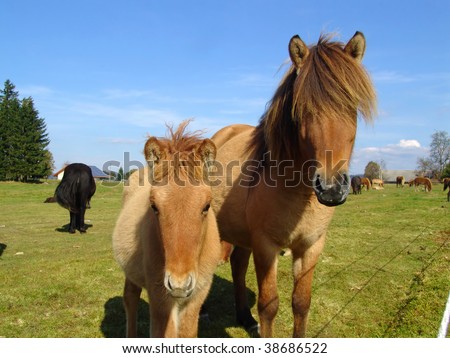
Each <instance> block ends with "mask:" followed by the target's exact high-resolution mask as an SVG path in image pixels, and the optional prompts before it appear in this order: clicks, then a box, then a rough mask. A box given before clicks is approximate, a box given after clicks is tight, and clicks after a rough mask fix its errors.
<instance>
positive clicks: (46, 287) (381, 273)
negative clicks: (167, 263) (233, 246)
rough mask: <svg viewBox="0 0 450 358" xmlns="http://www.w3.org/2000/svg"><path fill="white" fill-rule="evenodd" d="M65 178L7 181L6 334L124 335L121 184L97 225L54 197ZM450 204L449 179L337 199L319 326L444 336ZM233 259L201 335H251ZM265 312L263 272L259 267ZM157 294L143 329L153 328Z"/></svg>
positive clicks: (100, 193) (282, 322) (317, 291)
mask: <svg viewBox="0 0 450 358" xmlns="http://www.w3.org/2000/svg"><path fill="white" fill-rule="evenodd" d="M55 187H56V183H55V182H51V181H50V182H49V183H48V184H22V183H4V182H3V183H0V277H1V285H0V317H1V319H0V336H2V337H122V336H124V329H125V315H124V311H123V308H122V299H121V294H122V286H123V274H122V272H121V270H120V269H119V267H118V266H117V264H116V262H115V261H114V258H113V255H112V249H111V233H112V230H113V228H114V224H115V220H116V218H117V215H118V213H119V210H120V204H121V192H122V187H121V186H120V185H117V186H105V185H98V186H97V192H96V194H95V196H94V197H93V200H92V209H91V210H88V211H87V215H86V219H87V220H89V221H88V224H89V225H91V227H90V228H89V229H88V232H87V234H85V235H81V234H79V233H77V234H74V235H70V234H68V233H67V231H66V229H65V227H64V225H66V224H67V223H68V221H69V215H68V211H67V210H65V209H62V208H61V207H59V206H58V205H57V204H44V203H43V202H44V200H45V198H47V197H49V196H52V195H53V192H54V190H55ZM449 219H450V205H449V203H447V201H446V193H444V192H443V191H442V185H435V187H434V188H433V191H432V192H430V193H425V192H423V191H420V192H415V191H414V189H413V188H403V189H397V188H395V186H394V185H391V186H390V185H388V186H387V187H386V189H385V190H380V191H375V190H372V191H369V192H365V191H364V192H363V194H362V195H358V196H353V195H351V196H350V197H349V199H348V201H347V203H346V204H344V205H342V206H340V207H338V208H337V209H336V214H335V216H334V218H333V221H332V224H331V226H330V229H329V232H328V238H327V243H326V246H325V250H324V252H323V253H322V256H321V259H320V261H319V264H318V266H317V269H316V273H315V279H314V284H313V295H312V306H311V314H310V321H309V326H308V336H310V337H435V336H436V335H437V331H438V328H439V324H440V320H441V318H442V313H443V311H444V307H445V302H446V299H447V296H448V293H449V289H450V220H449ZM290 260H291V259H290V257H280V264H279V277H278V278H279V295H280V310H279V313H278V316H277V320H276V328H275V332H276V336H278V337H289V336H291V334H292V313H291V308H290V300H291V299H290V295H291V290H292V278H291V262H290ZM230 277H231V276H230V268H229V265H228V264H226V265H223V266H221V267H219V268H218V270H217V274H216V276H215V279H214V284H213V287H212V290H211V294H210V296H209V298H208V300H207V302H206V307H207V309H208V312H209V320H201V322H200V332H199V335H200V336H201V337H248V334H247V332H245V331H244V330H243V329H242V328H240V327H237V326H236V324H235V321H234V308H233V292H232V283H231V278H230ZM248 286H249V297H250V302H251V303H252V305H253V307H252V310H253V313H254V315H255V316H256V305H255V302H256V295H257V289H256V280H255V275H254V270H253V267H251V269H250V270H249V274H248ZM147 302H148V301H147V297H146V295H143V296H142V300H141V304H140V321H139V333H140V335H141V336H146V335H148V304H147Z"/></svg>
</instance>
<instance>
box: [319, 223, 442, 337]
mask: <svg viewBox="0 0 450 358" xmlns="http://www.w3.org/2000/svg"><path fill="white" fill-rule="evenodd" d="M433 224H434V225H435V224H436V223H433ZM431 228H432V226H431V225H429V226H427V227H425V228H423V229H422V230H421V232H420V233H419V234H417V235H416V236H415V237H414V238H413V239H412V240H411V241H410V242H408V243H407V244H406V245H405V246H404V247H402V248H401V250H399V251H397V252H395V253H393V255H392V256H391V257H390V258H389V260H388V261H387V262H386V263H384V264H383V265H382V266H381V267H378V268H377V269H376V270H375V271H374V272H373V274H372V275H371V276H370V277H369V278H368V279H367V280H366V281H365V282H364V284H363V285H362V286H361V287H360V289H358V290H356V292H355V294H354V295H353V296H351V297H350V299H349V300H348V301H347V302H346V303H345V304H344V305H343V306H342V307H341V308H340V309H339V310H338V311H337V312H336V313H335V314H334V315H333V316H332V317H331V319H330V320H329V321H328V322H326V323H325V324H324V325H323V326H322V327H321V328H320V329H319V330H318V331H317V332H316V334H315V335H314V336H313V337H315V338H317V337H319V336H320V335H321V334H322V332H324V331H325V330H326V329H327V327H328V326H330V324H331V323H333V321H334V320H336V319H337V318H338V317H339V316H340V315H341V314H342V313H343V312H344V311H345V310H346V308H347V307H348V306H349V305H350V304H351V303H352V302H353V301H354V300H355V299H356V298H357V297H358V295H360V294H361V293H362V292H363V291H364V290H365V289H366V288H367V287H368V286H369V284H370V282H371V281H372V280H373V279H374V278H375V277H377V276H378V275H380V274H383V273H384V272H386V270H385V268H386V267H387V266H388V265H389V264H390V263H392V262H393V261H394V260H395V259H396V258H398V257H399V256H400V255H402V254H403V253H404V252H405V251H407V250H408V248H410V247H411V246H412V245H413V244H414V243H415V242H417V241H418V240H419V239H420V238H421V237H422V236H423V235H425V234H426V233H427V232H428V231H429V230H430V229H431ZM402 230H403V228H400V229H399V232H401V231H402ZM394 237H395V235H389V237H387V238H386V239H385V240H383V241H382V242H381V243H379V244H378V245H377V246H375V247H374V248H372V249H371V250H369V251H368V252H366V253H365V254H364V255H362V256H360V257H358V258H357V259H356V260H354V261H353V262H351V263H350V264H349V265H347V266H346V267H345V268H343V269H342V270H340V271H338V272H336V273H335V274H334V275H333V276H332V277H330V278H329V280H327V282H329V281H330V280H332V279H333V278H335V277H336V276H339V275H340V274H342V273H343V272H344V271H347V270H348V268H349V267H350V266H352V265H355V264H356V263H357V262H360V261H362V260H363V259H364V258H365V257H367V256H369V255H370V254H371V253H372V252H373V251H375V250H377V249H379V248H380V247H381V246H384V244H385V243H387V242H389V241H390V240H392V239H393V238H394ZM448 241H450V237H449V238H446V239H445V240H444V241H443V242H442V243H441V244H440V245H439V246H438V247H437V248H436V250H435V251H434V252H433V253H432V254H431V256H430V258H429V260H428V261H427V263H426V264H425V265H424V266H423V267H422V270H421V272H420V274H421V275H424V274H425V272H426V270H427V269H428V268H429V267H430V266H431V264H432V263H433V262H434V260H435V256H436V254H437V253H439V252H440V251H441V250H442V249H444V248H445V246H446V245H447V243H448ZM323 284H324V283H322V285H323ZM449 321H450V292H449V296H448V299H447V303H446V307H445V310H444V313H443V316H442V320H441V324H440V327H439V332H438V336H437V337H438V338H445V337H446V335H447V330H448V326H449Z"/></svg>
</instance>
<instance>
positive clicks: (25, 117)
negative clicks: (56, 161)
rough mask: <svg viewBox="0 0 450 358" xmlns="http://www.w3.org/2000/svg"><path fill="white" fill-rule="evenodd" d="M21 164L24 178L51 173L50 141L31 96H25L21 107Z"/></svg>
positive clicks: (21, 173)
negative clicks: (49, 160)
mask: <svg viewBox="0 0 450 358" xmlns="http://www.w3.org/2000/svg"><path fill="white" fill-rule="evenodd" d="M20 122H21V128H20V129H21V131H22V132H21V141H22V142H23V146H22V147H21V153H20V154H21V156H20V158H21V163H20V164H21V165H20V169H21V172H20V175H21V177H22V178H24V179H28V178H30V177H33V178H35V177H38V178H40V177H44V176H48V175H49V174H51V167H50V165H49V164H50V163H49V162H48V154H47V152H48V150H47V146H48V144H49V143H50V141H49V139H48V135H47V133H46V129H47V128H46V125H45V122H44V119H43V118H40V117H39V113H38V111H37V110H36V109H35V108H34V102H33V99H32V98H31V97H28V98H24V99H23V100H22V105H21V107H20Z"/></svg>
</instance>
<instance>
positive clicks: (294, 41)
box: [289, 35, 309, 70]
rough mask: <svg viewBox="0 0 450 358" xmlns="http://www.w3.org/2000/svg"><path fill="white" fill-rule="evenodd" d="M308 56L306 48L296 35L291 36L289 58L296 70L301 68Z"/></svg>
mask: <svg viewBox="0 0 450 358" xmlns="http://www.w3.org/2000/svg"><path fill="white" fill-rule="evenodd" d="M308 54H309V49H308V46H306V44H305V43H304V42H303V40H302V39H301V38H300V37H299V36H298V35H295V36H293V37H292V38H291V41H289V56H290V58H291V61H292V63H293V64H294V66H295V68H296V69H297V70H298V69H299V68H300V67H301V65H302V63H303V61H304V60H305V58H306V57H307V56H308Z"/></svg>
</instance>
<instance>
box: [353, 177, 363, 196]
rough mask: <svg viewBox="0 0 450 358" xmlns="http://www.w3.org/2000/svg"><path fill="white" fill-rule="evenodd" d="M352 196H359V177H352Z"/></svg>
mask: <svg viewBox="0 0 450 358" xmlns="http://www.w3.org/2000/svg"><path fill="white" fill-rule="evenodd" d="M351 185H352V189H353V194H361V187H362V185H361V177H358V176H357V177H353V178H352V180H351Z"/></svg>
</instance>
